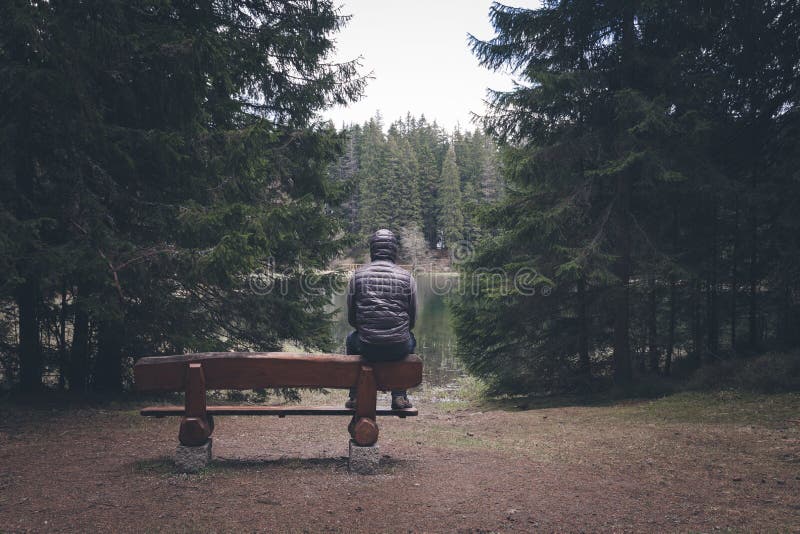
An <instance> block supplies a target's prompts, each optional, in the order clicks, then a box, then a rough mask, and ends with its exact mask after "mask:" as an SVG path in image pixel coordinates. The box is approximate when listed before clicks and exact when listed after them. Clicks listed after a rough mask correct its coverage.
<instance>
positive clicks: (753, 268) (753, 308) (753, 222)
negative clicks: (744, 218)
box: [749, 178, 759, 350]
mask: <svg viewBox="0 0 800 534" xmlns="http://www.w3.org/2000/svg"><path fill="white" fill-rule="evenodd" d="M755 187H756V180H755V178H753V190H754V193H755ZM753 202H755V201H753ZM755 209H756V208H755V206H751V208H750V210H751V213H750V310H749V323H750V332H749V333H750V348H751V349H753V350H755V349H757V348H758V346H759V339H758V269H757V267H758V217H757V215H756V212H755Z"/></svg>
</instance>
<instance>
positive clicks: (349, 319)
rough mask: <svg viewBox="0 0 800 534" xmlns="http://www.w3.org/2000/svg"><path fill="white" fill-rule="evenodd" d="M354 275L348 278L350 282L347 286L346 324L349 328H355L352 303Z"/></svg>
mask: <svg viewBox="0 0 800 534" xmlns="http://www.w3.org/2000/svg"><path fill="white" fill-rule="evenodd" d="M355 279H356V274H355V273H353V276H351V277H350V282H349V283H348V284H347V322H348V323H350V326H352V327H353V328H356V306H355V302H354V293H355V290H356V284H355Z"/></svg>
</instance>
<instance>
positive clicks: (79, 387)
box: [69, 300, 90, 394]
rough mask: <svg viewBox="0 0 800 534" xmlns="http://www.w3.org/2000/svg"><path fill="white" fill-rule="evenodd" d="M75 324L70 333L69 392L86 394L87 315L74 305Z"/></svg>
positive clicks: (88, 334)
mask: <svg viewBox="0 0 800 534" xmlns="http://www.w3.org/2000/svg"><path fill="white" fill-rule="evenodd" d="M75 304H76V305H75V323H74V326H73V332H72V352H71V353H70V361H69V390H70V391H72V392H74V393H79V394H83V393H86V389H87V386H88V384H89V338H90V333H89V314H88V313H87V312H86V310H83V309H81V306H80V302H79V301H78V300H76V303H75Z"/></svg>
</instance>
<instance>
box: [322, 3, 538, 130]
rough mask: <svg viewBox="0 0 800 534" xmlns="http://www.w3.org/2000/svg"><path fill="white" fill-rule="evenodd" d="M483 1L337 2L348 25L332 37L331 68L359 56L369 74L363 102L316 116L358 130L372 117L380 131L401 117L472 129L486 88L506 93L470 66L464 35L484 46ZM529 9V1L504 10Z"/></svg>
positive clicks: (487, 34) (490, 75)
mask: <svg viewBox="0 0 800 534" xmlns="http://www.w3.org/2000/svg"><path fill="white" fill-rule="evenodd" d="M491 3H492V2H491V1H490V0H404V1H397V0H343V4H342V10H341V12H342V14H346V15H347V14H349V15H352V18H351V19H350V22H349V24H348V25H347V26H345V28H344V29H343V30H342V31H341V32H339V33H338V34H337V35H336V36H335V40H336V46H337V53H336V56H335V60H336V61H347V60H351V59H355V58H358V57H359V56H361V63H362V67H361V72H362V73H363V74H367V73H370V72H371V73H372V76H373V77H374V79H372V80H369V83H368V85H367V88H366V91H365V95H364V96H363V97H362V99H361V100H359V101H358V102H356V103H354V104H351V105H350V106H348V107H346V108H345V107H341V106H337V107H334V108H331V109H329V110H327V111H326V112H324V113H323V117H325V118H326V119H331V120H333V122H334V124H335V125H336V127H341V126H342V125H343V124H350V123H363V122H365V121H367V120H369V118H370V117H373V116H374V115H375V112H376V111H378V110H380V112H381V115H382V116H383V119H384V124H385V125H386V126H388V125H389V124H390V123H391V122H393V121H394V120H396V119H399V118H401V117H405V115H406V112H409V111H410V112H411V114H412V115H415V116H417V117H418V116H420V115H422V114H424V115H425V117H426V118H427V119H428V120H429V121H433V120H434V119H435V120H436V121H437V122H438V123H439V125H440V126H444V127H445V128H447V129H448V130H452V129H453V128H455V127H456V126H457V125H459V126H460V127H461V129H462V130H466V129H473V128H474V127H475V125H474V124H473V123H471V122H470V121H471V115H470V112H471V111H472V112H475V113H479V114H482V113H483V111H484V109H485V108H484V104H483V100H484V99H485V98H486V90H487V88H492V89H496V90H508V89H510V88H511V87H512V78H511V76H510V75H509V74H507V73H494V72H491V71H489V70H487V69H485V68H484V67H481V66H480V65H479V64H478V59H477V58H476V57H475V56H474V55H473V54H472V52H471V51H470V49H469V46H468V43H467V33H471V34H473V35H475V36H476V37H478V38H480V39H489V38H491V37H493V36H494V31H493V30H492V26H491V24H490V23H489V7H490V6H491ZM507 3H508V4H511V5H514V6H520V7H537V5H538V1H537V0H517V1H515V2H511V1H509V2H507Z"/></svg>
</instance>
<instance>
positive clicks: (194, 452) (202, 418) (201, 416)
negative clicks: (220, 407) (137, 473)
mask: <svg viewBox="0 0 800 534" xmlns="http://www.w3.org/2000/svg"><path fill="white" fill-rule="evenodd" d="M185 390H186V405H185V414H186V415H185V416H184V417H183V419H181V427H180V430H179V431H178V440H179V441H180V445H178V448H177V450H176V451H175V465H176V467H177V468H178V470H180V471H182V472H184V473H196V472H197V471H199V470H201V469H203V468H204V467H205V466H206V465H208V462H210V461H211V433H212V432H213V431H214V419H213V418H212V417H211V416H210V415H209V414H208V413H207V412H206V379H205V375H204V374H203V365H202V364H199V363H190V364H189V367H188V368H187V370H186V387H185Z"/></svg>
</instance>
